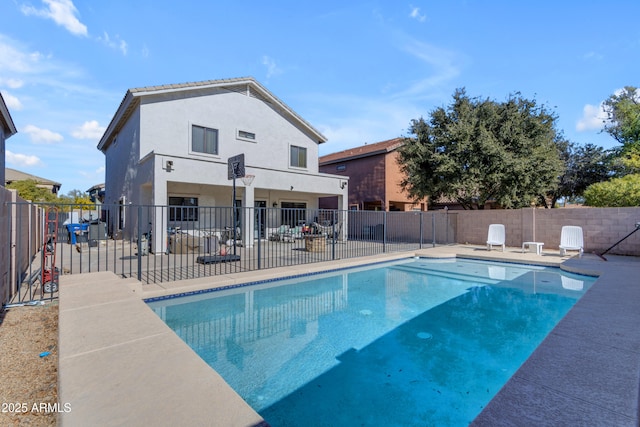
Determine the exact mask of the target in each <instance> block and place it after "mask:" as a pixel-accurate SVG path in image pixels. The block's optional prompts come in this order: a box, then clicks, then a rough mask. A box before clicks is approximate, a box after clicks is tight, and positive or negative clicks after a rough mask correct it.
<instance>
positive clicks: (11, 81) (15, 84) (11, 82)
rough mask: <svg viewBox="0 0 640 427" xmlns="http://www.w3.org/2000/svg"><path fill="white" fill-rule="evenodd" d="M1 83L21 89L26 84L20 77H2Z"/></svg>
mask: <svg viewBox="0 0 640 427" xmlns="http://www.w3.org/2000/svg"><path fill="white" fill-rule="evenodd" d="M0 85H1V86H6V87H8V88H10V89H20V88H21V87H22V86H23V85H24V82H23V81H22V80H20V79H11V78H9V79H3V78H2V77H0Z"/></svg>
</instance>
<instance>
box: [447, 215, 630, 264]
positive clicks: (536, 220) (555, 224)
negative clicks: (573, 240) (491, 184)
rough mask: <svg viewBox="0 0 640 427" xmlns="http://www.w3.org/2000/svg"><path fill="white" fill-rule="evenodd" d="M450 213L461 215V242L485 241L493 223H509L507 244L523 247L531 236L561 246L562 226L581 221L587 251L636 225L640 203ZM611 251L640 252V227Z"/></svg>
mask: <svg viewBox="0 0 640 427" xmlns="http://www.w3.org/2000/svg"><path fill="white" fill-rule="evenodd" d="M449 215H456V216H457V217H458V220H457V224H458V230H457V235H456V240H457V243H469V244H478V245H484V244H486V241H487V230H488V228H489V224H494V223H499V224H504V225H505V228H506V232H507V241H506V244H507V246H512V247H520V246H522V242H524V241H529V240H531V241H538V242H543V243H544V247H545V248H550V249H557V248H558V246H559V245H560V231H561V229H562V226H564V225H577V226H580V227H582V231H583V233H584V239H585V252H602V251H604V250H606V249H608V248H609V247H610V246H611V245H613V244H614V243H615V242H617V241H618V240H620V239H622V238H623V237H624V236H626V235H627V234H629V233H630V232H632V231H633V230H634V229H635V224H636V222H640V207H629V208H561V209H534V208H525V209H504V210H502V209H496V210H480V211H453V212H452V211H450V212H449ZM609 253H611V254H619V255H636V256H640V231H638V232H636V233H634V234H633V235H632V236H631V237H629V238H628V239H626V240H625V241H624V242H622V243H621V244H620V245H618V246H616V247H615V248H614V249H612V250H611V251H610V252H609Z"/></svg>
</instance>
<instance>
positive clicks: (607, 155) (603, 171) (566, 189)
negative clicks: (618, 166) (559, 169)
mask: <svg viewBox="0 0 640 427" xmlns="http://www.w3.org/2000/svg"><path fill="white" fill-rule="evenodd" d="M558 148H559V150H560V157H561V158H562V160H563V161H564V163H565V172H564V173H563V174H562V175H561V176H560V179H559V183H558V188H557V189H556V190H555V191H553V192H551V193H550V194H549V198H550V199H551V207H554V206H555V205H556V202H557V201H558V199H559V198H565V199H568V200H571V201H575V200H577V199H580V198H582V196H583V193H584V191H585V190H586V189H587V187H589V186H590V185H591V184H595V183H598V182H603V181H606V180H608V179H609V178H611V176H612V174H613V169H614V166H613V153H612V152H611V151H609V150H605V149H604V148H602V147H600V146H598V145H594V144H585V145H577V144H575V143H572V142H568V141H564V140H563V141H560V142H559V144H558Z"/></svg>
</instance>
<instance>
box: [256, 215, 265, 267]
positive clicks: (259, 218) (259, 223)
mask: <svg viewBox="0 0 640 427" xmlns="http://www.w3.org/2000/svg"><path fill="white" fill-rule="evenodd" d="M257 209H258V216H257V217H258V270H260V269H261V268H262V254H261V250H260V249H261V246H260V241H261V240H262V238H261V236H260V234H261V233H262V222H261V219H262V215H265V219H266V215H267V212H266V208H257ZM265 237H267V230H266V229H265Z"/></svg>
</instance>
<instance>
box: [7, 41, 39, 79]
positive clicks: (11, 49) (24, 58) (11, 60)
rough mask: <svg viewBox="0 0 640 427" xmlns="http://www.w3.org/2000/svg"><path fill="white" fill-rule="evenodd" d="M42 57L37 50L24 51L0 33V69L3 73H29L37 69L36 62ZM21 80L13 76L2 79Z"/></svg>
mask: <svg viewBox="0 0 640 427" xmlns="http://www.w3.org/2000/svg"><path fill="white" fill-rule="evenodd" d="M40 58H42V55H41V54H40V53H39V52H26V51H25V50H24V49H22V46H18V43H17V42H15V41H13V40H11V39H9V38H8V37H6V36H3V35H2V34H0V70H2V71H3V72H4V73H30V72H34V71H35V70H37V66H38V62H39V60H40ZM7 81H15V82H18V81H21V80H18V79H15V78H11V79H6V80H3V83H4V82H7Z"/></svg>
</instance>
